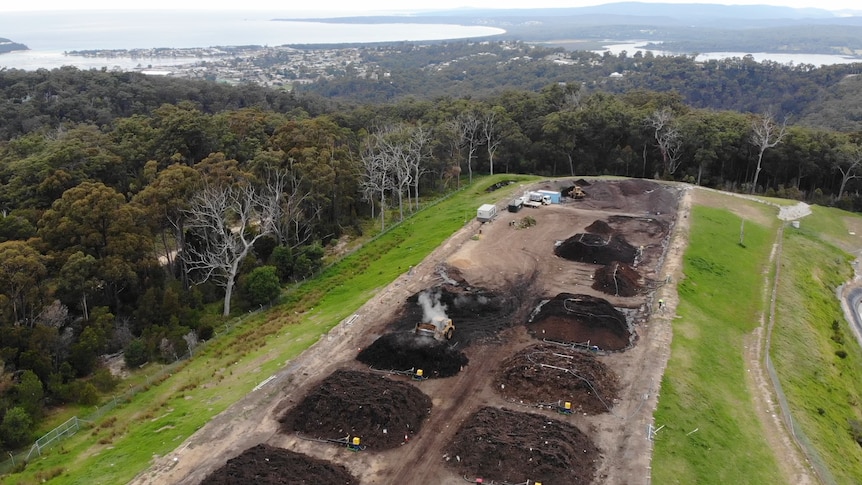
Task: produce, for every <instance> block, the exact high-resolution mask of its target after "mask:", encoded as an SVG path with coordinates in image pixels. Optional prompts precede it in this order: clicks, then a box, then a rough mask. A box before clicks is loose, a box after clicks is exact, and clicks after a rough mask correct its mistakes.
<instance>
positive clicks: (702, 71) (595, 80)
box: [295, 41, 862, 130]
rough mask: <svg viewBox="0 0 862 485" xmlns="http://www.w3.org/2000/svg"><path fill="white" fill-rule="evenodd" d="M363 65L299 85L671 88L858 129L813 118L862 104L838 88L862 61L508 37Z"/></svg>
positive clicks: (493, 91)
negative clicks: (826, 105) (583, 47)
mask: <svg viewBox="0 0 862 485" xmlns="http://www.w3.org/2000/svg"><path fill="white" fill-rule="evenodd" d="M361 52H362V57H363V63H364V64H366V65H372V66H377V67H376V68H375V69H373V70H370V71H364V73H361V74H359V73H357V72H355V71H353V70H351V69H350V66H348V67H347V69H345V70H343V71H341V72H334V73H333V75H332V76H331V77H329V78H326V79H320V80H318V81H317V82H315V83H311V84H306V85H299V86H296V88H295V89H296V90H297V91H299V92H307V93H314V94H319V95H321V96H325V97H327V98H330V99H332V98H335V99H345V100H350V101H354V102H393V101H396V100H398V99H401V98H404V97H406V96H413V97H418V98H424V99H433V98H434V97H439V96H453V97H459V96H463V95H464V94H465V93H470V95H471V96H480V97H485V96H492V95H497V94H499V93H500V92H502V91H505V90H507V89H514V90H530V91H537V90H539V89H541V88H542V87H543V86H546V85H548V84H550V83H567V84H581V85H582V86H583V87H584V88H585V89H587V90H589V91H591V92H593V91H603V92H612V93H627V92H631V91H634V90H643V89H645V90H650V91H657V92H669V93H670V92H672V93H677V94H679V95H680V96H681V97H682V100H683V101H684V102H685V103H686V104H688V105H690V106H692V107H696V108H705V109H716V110H734V111H742V112H750V113H762V112H766V111H770V112H772V113H774V114H775V115H777V116H780V117H784V116H792V117H793V118H794V119H796V120H799V119H805V120H806V122H807V123H808V124H811V125H814V123H817V125H816V126H819V127H822V128H829V129H839V127H840V129H846V128H845V127H847V126H848V125H851V126H850V129H851V130H862V125H860V124H858V119H857V118H855V117H850V119H851V120H855V121H853V122H851V123H848V117H847V116H845V115H844V113H836V114H835V116H834V117H830V118H828V119H827V118H824V117H823V116H816V115H815V114H816V113H818V112H820V110H821V103H822V101H823V100H824V99H827V98H831V97H832V96H834V93H836V92H837V91H839V90H842V89H843V91H842V100H843V101H844V105H843V106H844V109H845V110H847V111H852V110H855V109H860V108H862V104H860V99H859V98H858V96H856V95H854V93H853V92H847V89H846V87H847V85H846V84H842V83H843V82H844V81H845V80H847V79H848V77H850V76H853V75H855V74H858V73H859V72H860V70H862V63H859V64H842V65H833V66H822V67H817V66H813V65H808V64H800V65H783V64H779V63H776V62H757V61H755V60H754V59H753V58H751V57H744V58H730V59H723V60H710V61H706V62H698V61H695V59H694V57H693V56H655V55H653V54H652V53H651V52H648V51H636V52H622V53H620V54H619V55H612V54H609V53H605V54H597V53H593V52H589V51H566V50H564V49H562V48H553V47H540V46H535V45H529V44H524V43H509V42H501V41H500V42H452V43H439V44H429V45H415V44H406V43H405V44H399V45H386V46H377V47H368V48H364V49H362V51H361Z"/></svg>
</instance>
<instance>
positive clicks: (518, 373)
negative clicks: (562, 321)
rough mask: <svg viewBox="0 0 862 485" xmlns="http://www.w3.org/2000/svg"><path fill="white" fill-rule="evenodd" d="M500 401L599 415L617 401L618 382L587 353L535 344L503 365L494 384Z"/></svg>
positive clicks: (606, 368)
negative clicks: (565, 406) (566, 407)
mask: <svg viewBox="0 0 862 485" xmlns="http://www.w3.org/2000/svg"><path fill="white" fill-rule="evenodd" d="M495 384H496V386H495V388H496V389H497V392H499V393H500V394H501V395H502V396H503V397H505V398H508V399H514V400H517V401H522V402H526V403H531V404H546V405H552V406H558V407H562V406H563V403H565V402H566V401H568V402H570V403H572V410H573V411H576V412H581V413H588V414H599V413H606V412H608V411H610V408H611V407H612V406H613V403H614V401H615V400H616V399H618V398H619V381H618V380H617V376H616V375H615V374H614V373H613V372H611V371H610V369H608V367H607V366H606V365H605V364H603V363H601V362H599V361H598V360H597V359H596V356H595V355H593V354H590V353H583V352H578V351H575V350H570V349H565V348H561V347H560V346H558V345H552V344H539V345H534V346H532V347H527V348H526V349H524V350H522V351H520V352H518V353H517V354H515V355H514V356H513V357H510V358H509V359H507V360H506V361H504V362H503V365H502V366H501V369H500V373H499V374H498V375H497V378H496V380H495Z"/></svg>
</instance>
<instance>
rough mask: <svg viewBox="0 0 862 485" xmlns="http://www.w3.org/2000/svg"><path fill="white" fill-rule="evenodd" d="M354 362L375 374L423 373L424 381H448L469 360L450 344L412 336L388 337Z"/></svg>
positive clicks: (395, 334) (393, 334)
mask: <svg viewBox="0 0 862 485" xmlns="http://www.w3.org/2000/svg"><path fill="white" fill-rule="evenodd" d="M356 360H358V361H360V362H362V363H364V364H368V365H370V366H371V367H373V368H375V369H378V370H396V371H407V370H410V369H413V370H416V369H422V371H423V373H424V375H425V377H429V378H430V377H451V376H454V375H455V374H457V373H458V372H460V371H461V369H462V368H463V367H464V366H465V365H467V363H468V362H469V361H470V359H468V358H467V356H466V355H464V352H461V351H460V350H456V349H455V348H454V347H452V346H451V345H450V344H449V342H446V341H438V340H434V339H433V338H429V337H424V336H419V335H416V334H414V333H413V332H396V333H388V334H386V335H384V336H382V337H380V338H378V339H377V340H375V341H374V343H372V344H371V345H369V346H368V347H366V348H364V349H362V351H361V352H359V355H357V356H356Z"/></svg>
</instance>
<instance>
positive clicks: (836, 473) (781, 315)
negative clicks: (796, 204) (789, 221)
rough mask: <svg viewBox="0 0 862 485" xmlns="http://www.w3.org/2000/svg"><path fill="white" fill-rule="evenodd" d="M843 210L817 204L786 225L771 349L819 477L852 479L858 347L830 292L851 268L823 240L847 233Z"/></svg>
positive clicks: (860, 361)
mask: <svg viewBox="0 0 862 485" xmlns="http://www.w3.org/2000/svg"><path fill="white" fill-rule="evenodd" d="M844 216H849V214H848V213H846V212H843V211H839V210H836V209H824V208H819V207H818V208H815V212H814V214H813V215H812V216H810V217H808V218H805V219H803V220H802V223H801V228H800V229H792V228H787V229H786V230H785V236H784V243H783V250H782V258H781V259H782V270H781V271H782V272H781V276H780V278H779V287H778V305H777V310H776V318H775V322H776V323H775V327H774V328H773V333H772V352H771V356H772V361H773V363H774V365H775V367H776V369H777V373H778V376H779V380H780V382H781V385H782V388H783V391H784V394H785V395H786V397H787V401H788V402H789V404H790V409H791V415H792V416H793V417H794V424H795V428H796V431H797V436H798V438H799V440H800V441H801V442H803V443H804V444H806V445H808V446H811V447H812V448H813V449H814V450H815V453H814V456H812V458H813V459H812V462H813V464H814V465H815V467H816V468H818V469H819V470H824V469H825V470H826V473H822V475H824V478H825V479H826V483H841V484H845V483H846V484H857V483H862V447H860V446H859V444H858V443H856V441H855V440H854V439H853V437H852V435H851V433H850V426H849V421H850V420H851V419H855V420H859V421H862V350H860V348H859V345H858V344H857V343H856V340H855V339H854V337H853V334H852V333H851V330H850V328H849V326H848V324H847V322H846V320H845V319H844V315H843V313H842V311H841V308H840V305H839V301H838V299H837V298H836V288H837V287H838V286H839V285H841V284H842V283H844V282H845V281H847V280H849V279H850V278H852V276H853V275H852V268H851V266H850V261H851V259H852V257H851V256H850V255H848V254H846V253H844V252H843V251H841V250H840V249H838V248H836V247H835V246H833V245H832V244H831V243H829V242H827V240H829V241H837V240H840V239H841V238H843V237H844V236H845V235H846V234H847V231H846V230H844V225H843V224H841V223H837V222H838V221H839V220H840V218H841V217H844ZM856 217H858V216H856ZM823 221H833V222H835V223H834V224H831V225H829V226H822V225H821V224H822V222H823ZM857 244H858V243H857Z"/></svg>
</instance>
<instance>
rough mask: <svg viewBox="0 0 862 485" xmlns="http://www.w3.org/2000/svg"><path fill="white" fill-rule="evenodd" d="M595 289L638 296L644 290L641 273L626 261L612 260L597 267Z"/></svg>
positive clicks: (593, 285)
mask: <svg viewBox="0 0 862 485" xmlns="http://www.w3.org/2000/svg"><path fill="white" fill-rule="evenodd" d="M592 288H593V289H594V290H599V291H601V292H602V293H606V294H608V295H614V296H625V297H630V296H636V295H638V294H639V293H640V292H641V290H642V288H643V287H642V285H641V275H640V274H638V272H637V271H636V270H635V269H634V268H632V267H631V266H629V265H628V264H626V263H621V262H619V261H612V262H611V263H610V264H608V265H606V266H602V267H600V268H596V271H595V272H594V273H593V284H592Z"/></svg>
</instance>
